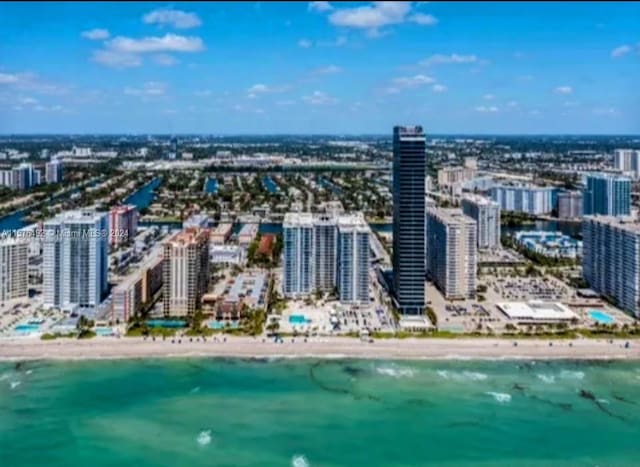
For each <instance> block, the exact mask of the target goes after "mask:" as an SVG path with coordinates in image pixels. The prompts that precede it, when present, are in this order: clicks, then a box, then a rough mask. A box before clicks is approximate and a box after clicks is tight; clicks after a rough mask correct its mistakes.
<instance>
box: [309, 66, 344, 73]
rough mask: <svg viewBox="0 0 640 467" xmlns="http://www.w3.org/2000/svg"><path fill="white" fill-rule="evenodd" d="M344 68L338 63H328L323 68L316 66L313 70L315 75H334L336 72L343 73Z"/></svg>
mask: <svg viewBox="0 0 640 467" xmlns="http://www.w3.org/2000/svg"><path fill="white" fill-rule="evenodd" d="M341 72H342V68H340V67H339V66H336V65H328V66H325V67H321V68H316V69H315V70H313V71H312V72H311V74H313V75H334V74H336V73H341Z"/></svg>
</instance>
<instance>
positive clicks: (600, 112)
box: [592, 107, 620, 117]
mask: <svg viewBox="0 0 640 467" xmlns="http://www.w3.org/2000/svg"><path fill="white" fill-rule="evenodd" d="M592 113H593V115H597V116H600V117H616V116H618V115H620V112H619V111H618V110H617V109H615V108H614V107H606V108H596V109H593V110H592Z"/></svg>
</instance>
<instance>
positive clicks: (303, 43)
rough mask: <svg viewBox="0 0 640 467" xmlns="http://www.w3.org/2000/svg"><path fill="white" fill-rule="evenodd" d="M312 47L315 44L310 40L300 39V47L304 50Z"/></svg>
mask: <svg viewBox="0 0 640 467" xmlns="http://www.w3.org/2000/svg"><path fill="white" fill-rule="evenodd" d="M312 45H313V43H312V42H311V41H310V40H308V39H300V40H299V41H298V47H302V48H303V49H308V48H309V47H311V46H312Z"/></svg>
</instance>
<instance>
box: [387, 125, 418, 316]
mask: <svg viewBox="0 0 640 467" xmlns="http://www.w3.org/2000/svg"><path fill="white" fill-rule="evenodd" d="M425 171H426V156H425V135H424V131H423V130H422V127H421V126H396V127H394V128H393V300H394V304H395V307H396V308H397V309H398V310H399V311H400V312H401V313H407V314H422V313H423V312H424V303H425V297H424V280H425V238H424V237H425V232H424V226H425V223H424V222H425V192H424V183H425Z"/></svg>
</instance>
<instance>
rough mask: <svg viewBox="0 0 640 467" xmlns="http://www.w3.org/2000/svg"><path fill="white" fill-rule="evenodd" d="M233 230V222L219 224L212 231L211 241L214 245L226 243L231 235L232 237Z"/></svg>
mask: <svg viewBox="0 0 640 467" xmlns="http://www.w3.org/2000/svg"><path fill="white" fill-rule="evenodd" d="M232 232H233V224H231V223H226V222H225V223H222V224H218V226H217V227H216V228H215V229H213V230H212V231H211V243H212V244H213V245H224V244H225V243H226V242H227V240H229V237H231V233H232Z"/></svg>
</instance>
